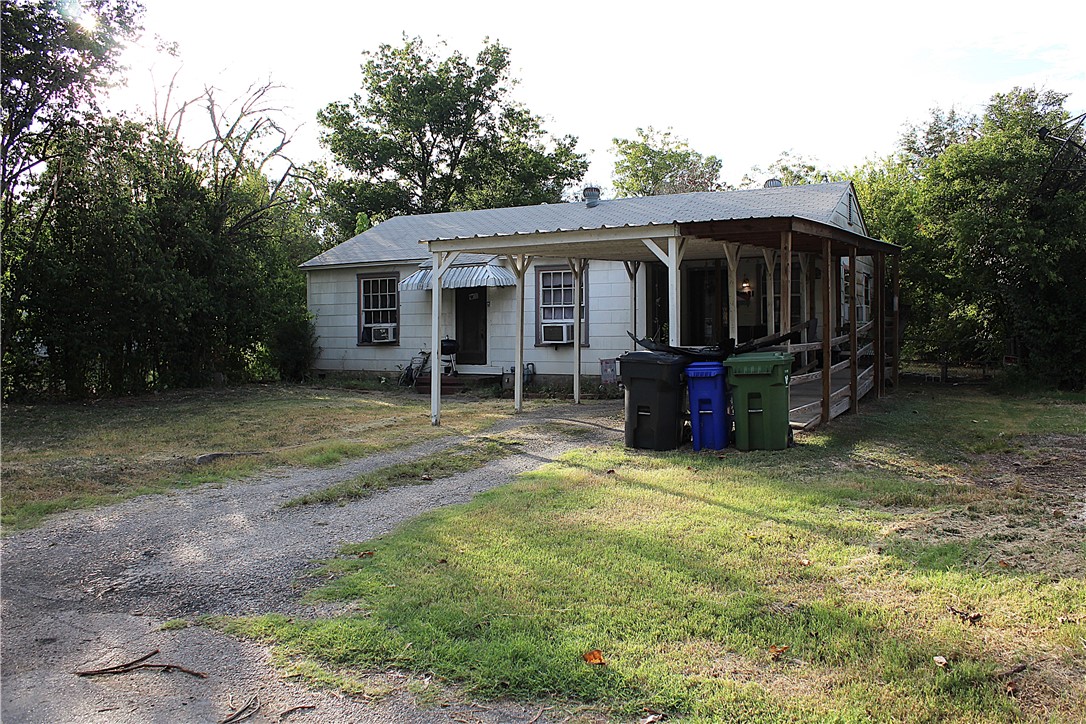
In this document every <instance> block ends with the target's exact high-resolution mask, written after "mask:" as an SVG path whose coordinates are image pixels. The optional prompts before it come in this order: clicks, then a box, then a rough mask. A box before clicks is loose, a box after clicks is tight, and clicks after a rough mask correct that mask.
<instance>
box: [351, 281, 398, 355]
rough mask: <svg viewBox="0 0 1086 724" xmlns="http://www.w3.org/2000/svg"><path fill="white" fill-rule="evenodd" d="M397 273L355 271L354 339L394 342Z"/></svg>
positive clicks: (396, 329)
mask: <svg viewBox="0 0 1086 724" xmlns="http://www.w3.org/2000/svg"><path fill="white" fill-rule="evenodd" d="M399 285H400V275H399V273H395V274H359V275H358V343H359V344H385V343H394V344H398V343H399V339H400V290H399Z"/></svg>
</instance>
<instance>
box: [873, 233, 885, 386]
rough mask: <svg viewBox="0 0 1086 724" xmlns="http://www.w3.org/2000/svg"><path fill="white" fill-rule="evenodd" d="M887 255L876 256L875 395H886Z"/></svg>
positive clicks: (879, 254)
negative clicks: (885, 287)
mask: <svg viewBox="0 0 1086 724" xmlns="http://www.w3.org/2000/svg"><path fill="white" fill-rule="evenodd" d="M885 272H886V255H885V254H882V253H878V254H875V395H876V397H882V396H883V395H884V394H886V385H885V378H886V359H885V357H884V349H883V348H884V347H885V346H886V294H885V291H886V290H885V289H884V288H883V287H884V286H885V284H886V276H885Z"/></svg>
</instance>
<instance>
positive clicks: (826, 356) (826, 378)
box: [822, 239, 833, 423]
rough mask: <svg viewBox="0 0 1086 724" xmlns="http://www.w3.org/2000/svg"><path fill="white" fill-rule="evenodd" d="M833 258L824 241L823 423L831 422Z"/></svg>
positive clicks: (827, 240)
mask: <svg viewBox="0 0 1086 724" xmlns="http://www.w3.org/2000/svg"><path fill="white" fill-rule="evenodd" d="M832 266H833V256H832V255H831V253H830V240H829V239H823V240H822V269H823V272H822V422H824V423H825V422H829V421H830V354H831V353H832V351H833V350H832V347H830V337H831V336H832V331H831V328H830V312H831V310H830V295H831V294H832V293H833V274H832V273H831V267H832Z"/></svg>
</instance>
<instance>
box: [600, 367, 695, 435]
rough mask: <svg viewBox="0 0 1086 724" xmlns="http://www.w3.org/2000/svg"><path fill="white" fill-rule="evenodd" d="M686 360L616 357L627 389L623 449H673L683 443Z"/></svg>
mask: <svg viewBox="0 0 1086 724" xmlns="http://www.w3.org/2000/svg"><path fill="white" fill-rule="evenodd" d="M688 364H690V359H689V358H688V357H683V356H682V355H677V354H670V353H667V352H627V353H626V354H624V355H622V356H621V357H619V358H618V372H619V377H620V378H621V380H622V384H623V386H625V388H626V447H635V448H641V449H643V450H675V449H676V448H678V447H679V446H680V445H682V442H683V427H684V423H685V416H684V414H683V412H684V409H685V404H684V399H683V394H684V392H685V391H686V384H685V369H686V366H687V365H688Z"/></svg>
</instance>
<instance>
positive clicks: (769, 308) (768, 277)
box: [762, 249, 777, 334]
mask: <svg viewBox="0 0 1086 724" xmlns="http://www.w3.org/2000/svg"><path fill="white" fill-rule="evenodd" d="M762 258H764V259H765V300H766V301H765V306H766V310H765V316H766V322H765V325H766V326H765V333H766V334H776V332H777V315H776V312H775V311H774V306H775V305H774V304H773V302H774V301H776V300H775V297H774V294H773V280H774V279H775V278H776V276H777V275H776V274H775V273H774V270H773V267H774V266H775V265H776V263H777V252H776V250H775V249H762Z"/></svg>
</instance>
